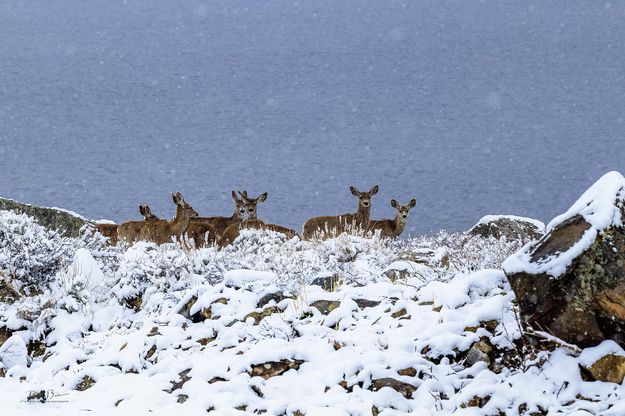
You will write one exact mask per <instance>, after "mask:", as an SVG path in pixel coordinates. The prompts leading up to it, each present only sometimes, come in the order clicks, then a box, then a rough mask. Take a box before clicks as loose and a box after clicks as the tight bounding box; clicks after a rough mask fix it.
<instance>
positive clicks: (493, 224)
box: [468, 215, 545, 242]
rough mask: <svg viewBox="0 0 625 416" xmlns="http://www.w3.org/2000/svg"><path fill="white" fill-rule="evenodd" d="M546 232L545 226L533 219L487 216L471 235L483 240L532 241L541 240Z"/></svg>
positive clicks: (471, 230) (474, 227)
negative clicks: (490, 238)
mask: <svg viewBox="0 0 625 416" xmlns="http://www.w3.org/2000/svg"><path fill="white" fill-rule="evenodd" d="M544 232H545V224H543V223H542V222H540V221H536V220H533V219H531V218H523V217H516V216H514V215H487V216H485V217H483V218H482V219H480V220H479V221H478V223H477V224H476V225H474V226H473V227H472V228H471V229H470V230H469V231H468V233H469V235H479V236H480V237H483V238H488V237H493V238H496V239H497V240H499V239H501V237H506V239H507V240H509V241H510V240H520V241H528V242H529V241H532V240H536V239H539V238H540V237H541V236H542V235H543V234H544Z"/></svg>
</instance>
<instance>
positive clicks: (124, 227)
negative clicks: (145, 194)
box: [96, 205, 159, 244]
mask: <svg viewBox="0 0 625 416" xmlns="http://www.w3.org/2000/svg"><path fill="white" fill-rule="evenodd" d="M139 212H140V213H141V215H143V218H144V221H129V222H125V223H123V224H120V225H117V224H98V225H96V228H97V229H98V231H100V233H101V234H102V235H104V236H105V237H109V236H108V235H106V234H104V233H103V232H102V231H101V230H100V227H99V226H101V225H104V226H107V227H105V228H108V230H106V232H108V233H111V235H112V233H113V231H115V235H114V237H112V236H111V237H109V238H110V240H109V241H110V242H111V244H117V242H118V241H119V240H124V241H126V242H129V243H134V242H135V241H137V240H138V239H139V232H140V231H141V227H143V226H144V225H145V222H146V221H154V220H158V219H159V218H158V217H157V216H156V215H154V214H152V210H151V209H150V207H149V206H147V205H139ZM113 226H114V227H113ZM113 228H114V230H113ZM113 241H114V242H113Z"/></svg>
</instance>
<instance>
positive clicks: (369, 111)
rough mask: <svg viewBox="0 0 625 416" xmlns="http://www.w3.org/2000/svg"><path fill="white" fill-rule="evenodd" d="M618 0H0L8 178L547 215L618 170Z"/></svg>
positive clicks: (96, 193) (310, 212)
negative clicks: (363, 193) (367, 192)
mask: <svg viewBox="0 0 625 416" xmlns="http://www.w3.org/2000/svg"><path fill="white" fill-rule="evenodd" d="M624 40H625V3H623V2H615V3H612V4H610V3H603V2H597V1H586V2H583V1H553V2H542V1H540V2H538V1H519V2H511V1H500V2H479V3H478V2H457V1H440V0H433V1H406V2H398V1H384V2H381V1H373V0H372V1H347V2H336V1H330V0H321V1H320V0H315V1H300V2H298V1H289V2H260V1H247V0H246V1H227V2H213V1H208V2H207V1H189V0H185V1H152V0H137V1H128V2H121V1H114V0H106V1H101V0H98V1H95V0H86V1H84V0H81V1H67V0H61V1H46V2H24V1H22V0H3V1H2V2H0V161H1V166H2V168H1V170H0V195H2V196H6V197H10V198H14V199H17V200H20V201H25V202H29V203H33V204H38V205H46V206H61V207H64V208H68V209H71V210H74V211H77V212H79V213H81V214H83V215H85V216H88V217H91V218H108V219H112V220H115V221H123V220H127V219H134V218H137V217H138V211H137V205H138V204H139V203H143V202H147V203H149V204H151V206H152V208H153V211H154V212H155V213H156V214H159V215H161V216H165V217H169V216H171V215H173V211H174V206H173V204H172V202H171V197H170V195H169V194H170V193H171V192H173V191H180V192H182V193H183V195H184V196H185V197H186V199H187V200H188V201H189V202H190V203H191V204H192V205H193V206H194V208H196V210H197V211H199V212H200V214H202V215H217V214H228V215H229V214H230V213H231V211H232V203H231V200H230V196H229V195H230V191H231V190H232V189H246V190H248V192H249V193H250V194H258V193H261V192H264V191H267V192H269V198H268V200H267V202H265V203H264V204H263V205H262V206H260V208H259V216H260V218H263V219H265V220H268V221H271V222H275V223H279V224H283V225H286V226H291V227H300V225H301V224H302V223H303V222H304V221H305V220H306V219H307V218H309V217H311V216H314V215H324V214H325V215H329V214H335V213H343V212H350V211H353V210H355V207H356V199H355V198H354V197H353V196H351V194H350V193H349V189H348V187H349V185H355V186H357V187H358V188H360V189H361V190H362V189H368V188H370V187H371V186H372V185H374V184H379V185H380V188H381V191H380V193H379V194H378V195H377V196H376V197H374V199H373V216H374V217H378V218H380V217H391V216H393V215H394V212H393V209H392V208H391V207H390V204H389V201H390V198H397V199H398V200H399V202H400V203H406V202H407V201H408V200H409V199H410V198H413V197H414V198H416V199H417V207H416V208H415V209H414V210H413V211H412V214H411V218H410V220H409V228H408V231H409V232H411V233H413V234H415V233H422V232H426V231H432V230H438V229H441V228H445V229H450V230H455V229H464V228H467V227H469V226H470V225H472V224H473V223H474V222H475V221H477V220H478V219H479V218H480V217H481V216H482V215H485V214H491V213H497V214H499V213H505V214H508V213H509V214H517V215H524V216H530V217H534V218H538V219H541V220H545V221H546V220H549V219H550V218H552V217H553V216H555V215H556V214H558V213H560V212H562V211H564V210H565V209H566V208H567V207H568V206H569V205H570V204H571V203H572V202H573V201H574V200H575V199H576V198H577V197H578V196H579V194H580V193H581V192H583V191H584V190H585V189H586V188H587V187H588V186H590V185H591V184H592V183H593V182H594V181H595V180H596V179H598V178H599V177H600V176H601V175H602V174H603V173H605V172H607V171H609V170H620V171H621V172H625V144H624V140H625V134H624V133H625V93H624V92H625V91H624V89H625V41H624Z"/></svg>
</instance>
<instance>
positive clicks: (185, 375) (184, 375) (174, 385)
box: [167, 368, 191, 394]
mask: <svg viewBox="0 0 625 416" xmlns="http://www.w3.org/2000/svg"><path fill="white" fill-rule="evenodd" d="M190 371H191V369H190V368H189V369H186V370H184V371H182V372H180V374H178V377H180V380H179V381H172V382H171V387H170V388H169V390H167V392H168V393H170V394H171V393H173V392H174V391H176V390H178V389H181V388H182V386H184V384H185V383H186V382H187V381H189V380H191V377H189V372H190Z"/></svg>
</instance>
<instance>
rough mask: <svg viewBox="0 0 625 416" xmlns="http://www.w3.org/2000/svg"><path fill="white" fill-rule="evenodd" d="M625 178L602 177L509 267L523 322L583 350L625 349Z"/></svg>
mask: <svg viewBox="0 0 625 416" xmlns="http://www.w3.org/2000/svg"><path fill="white" fill-rule="evenodd" d="M624 201H625V178H623V176H622V175H621V174H619V173H617V172H610V173H608V174H606V175H604V176H603V177H602V178H601V179H600V180H599V181H597V183H595V184H594V185H593V186H592V187H591V188H590V189H588V191H586V192H585V193H584V195H582V197H581V198H580V199H579V200H578V201H577V202H576V203H575V204H574V205H573V206H572V207H571V208H570V209H569V210H568V211H567V212H566V213H564V214H562V215H560V216H559V217H556V218H555V219H554V220H553V221H551V223H550V224H549V225H548V226H547V233H546V234H545V235H544V236H543V237H542V238H541V239H540V240H538V241H536V242H534V243H531V244H528V245H526V246H525V247H524V248H523V249H522V250H520V251H519V252H517V253H516V254H514V255H513V256H511V257H510V258H508V259H507V260H506V261H505V262H504V264H503V267H504V270H505V272H506V276H507V278H508V280H509V282H510V285H511V286H512V288H513V290H514V292H515V294H516V297H517V300H518V304H519V307H520V311H521V315H522V318H523V321H524V322H525V323H526V324H528V325H530V326H532V327H534V328H535V329H537V330H543V331H546V332H549V333H552V334H553V335H555V336H557V337H559V338H561V339H563V340H565V341H567V342H570V343H573V344H576V345H578V346H581V347H587V346H592V345H596V344H598V343H600V342H601V341H603V340H605V339H612V340H615V341H617V342H618V343H620V344H621V345H625V337H624V335H623V334H622V333H621V331H620V328H623V327H625V227H624V224H623V218H625V203H624Z"/></svg>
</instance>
